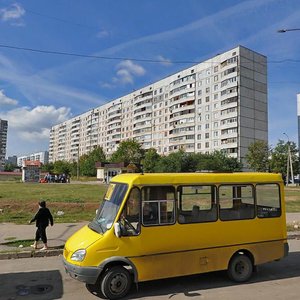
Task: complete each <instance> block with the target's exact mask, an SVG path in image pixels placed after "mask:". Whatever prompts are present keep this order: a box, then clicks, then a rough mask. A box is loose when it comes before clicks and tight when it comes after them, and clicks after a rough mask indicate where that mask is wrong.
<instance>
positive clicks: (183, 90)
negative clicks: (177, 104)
mask: <svg viewBox="0 0 300 300" xmlns="http://www.w3.org/2000/svg"><path fill="white" fill-rule="evenodd" d="M191 92H195V87H190V86H189V85H185V86H182V87H180V88H176V89H173V90H171V91H170V95H171V96H172V98H175V97H176V96H180V95H181V94H185V93H191Z"/></svg>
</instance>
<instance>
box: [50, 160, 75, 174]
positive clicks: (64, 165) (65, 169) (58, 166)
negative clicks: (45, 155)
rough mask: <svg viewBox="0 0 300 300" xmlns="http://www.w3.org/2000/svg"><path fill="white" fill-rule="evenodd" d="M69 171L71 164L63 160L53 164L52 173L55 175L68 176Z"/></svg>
mask: <svg viewBox="0 0 300 300" xmlns="http://www.w3.org/2000/svg"><path fill="white" fill-rule="evenodd" d="M70 171H71V163H69V162H67V161H64V160H57V161H56V162H54V164H53V172H54V173H56V174H66V175H69V174H70Z"/></svg>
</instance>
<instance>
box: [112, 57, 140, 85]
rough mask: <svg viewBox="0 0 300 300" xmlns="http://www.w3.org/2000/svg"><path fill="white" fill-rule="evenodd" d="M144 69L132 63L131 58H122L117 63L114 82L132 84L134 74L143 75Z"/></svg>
mask: <svg viewBox="0 0 300 300" xmlns="http://www.w3.org/2000/svg"><path fill="white" fill-rule="evenodd" d="M145 73H146V71H145V69H144V68H143V67H142V66H140V65H138V64H136V63H133V62H132V61H131V60H124V61H122V62H120V63H119V64H118V65H117V73H116V74H117V76H116V77H114V78H113V82H114V83H122V84H133V83H134V76H143V75H144V74H145Z"/></svg>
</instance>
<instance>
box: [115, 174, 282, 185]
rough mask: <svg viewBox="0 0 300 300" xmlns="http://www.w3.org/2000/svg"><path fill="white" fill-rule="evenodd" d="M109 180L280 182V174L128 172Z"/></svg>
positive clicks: (143, 182)
mask: <svg viewBox="0 0 300 300" xmlns="http://www.w3.org/2000/svg"><path fill="white" fill-rule="evenodd" d="M111 182H120V183H127V184H130V185H159V184H160V185H168V184H173V185H177V184H202V183H222V184H224V183H252V182H253V183H255V182H261V183H264V182H282V175H281V174H278V173H277V174H275V173H258V172H237V173H144V174H142V173H130V174H128V173H127V174H121V175H117V176H115V177H113V178H112V180H111Z"/></svg>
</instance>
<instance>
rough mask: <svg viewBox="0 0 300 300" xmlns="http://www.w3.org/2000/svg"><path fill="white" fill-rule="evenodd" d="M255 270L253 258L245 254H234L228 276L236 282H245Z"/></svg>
mask: <svg viewBox="0 0 300 300" xmlns="http://www.w3.org/2000/svg"><path fill="white" fill-rule="evenodd" d="M252 272H253V264H252V261H251V259H250V258H249V257H248V256H247V255H245V254H237V255H235V256H233V257H232V258H231V260H230V262H229V266H228V270H227V273H228V276H229V278H230V279H231V280H233V281H236V282H244V281H247V280H249V279H250V277H251V275H252Z"/></svg>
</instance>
